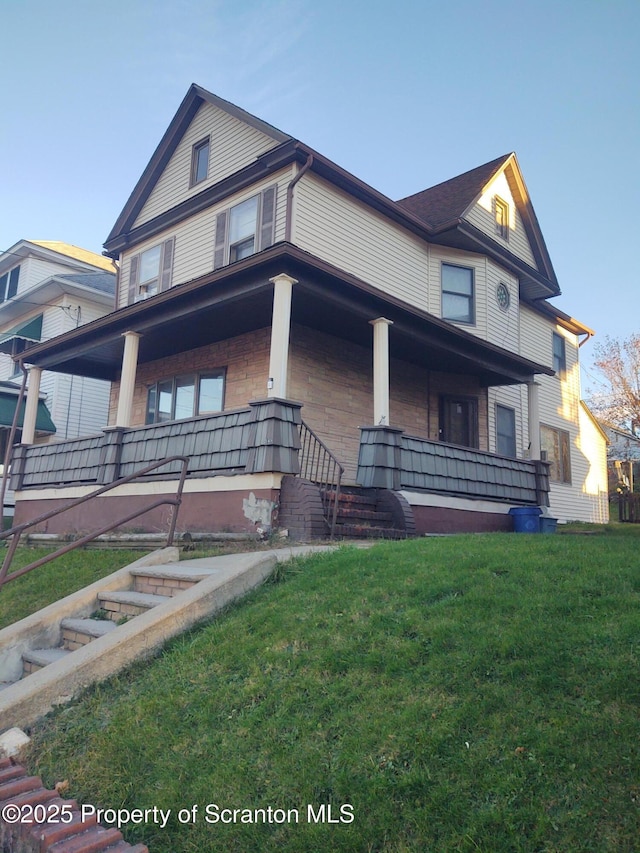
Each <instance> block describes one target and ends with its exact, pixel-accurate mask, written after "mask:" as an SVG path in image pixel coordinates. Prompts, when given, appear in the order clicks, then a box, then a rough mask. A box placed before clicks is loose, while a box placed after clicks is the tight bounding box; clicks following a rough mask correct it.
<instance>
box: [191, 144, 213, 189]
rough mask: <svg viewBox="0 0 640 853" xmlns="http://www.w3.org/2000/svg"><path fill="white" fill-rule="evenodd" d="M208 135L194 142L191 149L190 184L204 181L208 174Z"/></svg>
mask: <svg viewBox="0 0 640 853" xmlns="http://www.w3.org/2000/svg"><path fill="white" fill-rule="evenodd" d="M209 150H210V143H209V137H208V136H207V138H206V139H201V140H200V142H196V144H195V145H194V146H193V149H192V151H191V186H193V185H194V184H199V183H200V181H204V180H205V178H206V177H207V176H208V175H209Z"/></svg>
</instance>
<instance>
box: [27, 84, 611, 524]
mask: <svg viewBox="0 0 640 853" xmlns="http://www.w3.org/2000/svg"><path fill="white" fill-rule="evenodd" d="M105 249H106V254H107V255H108V256H109V257H111V258H112V259H114V260H117V261H118V263H119V268H120V276H119V284H118V288H117V296H116V299H117V305H116V310H115V311H114V312H113V313H111V314H108V315H106V316H104V317H101V318H99V319H97V320H95V321H93V322H92V323H89V324H87V325H86V326H83V327H81V328H78V329H74V330H71V331H68V332H66V333H65V334H63V335H61V336H59V337H58V338H56V339H55V340H52V341H48V342H44V343H35V344H33V345H32V346H30V347H29V348H28V350H26V351H25V353H24V354H23V358H24V360H25V361H26V362H28V363H29V364H30V365H31V366H32V367H31V371H32V373H33V372H34V371H35V373H36V376H37V374H38V372H39V371H42V370H55V371H59V372H63V373H68V374H72V375H77V376H84V377H87V378H89V377H91V378H94V379H103V380H107V381H111V382H112V396H111V404H110V416H109V424H110V426H109V427H108V429H107V430H105V431H104V433H103V434H102V435H100V436H94V437H93V438H92V439H91V441H88V440H85V441H83V442H74V441H70V442H66V443H64V444H63V445H62V446H59V447H58V448H57V450H56V455H55V458H52V455H51V453H50V451H49V450H48V449H47V448H46V447H39V446H34V445H33V444H32V441H33V435H32V434H31V433H29V434H26V435H24V436H23V445H22V446H21V449H20V454H19V459H18V458H17V459H16V465H15V473H14V477H13V484H14V486H15V488H16V489H17V490H18V505H17V515H18V516H19V519H20V520H22V519H25V518H28V517H34V516H36V515H37V514H38V513H40V512H42V511H43V510H45V509H48V508H50V507H52V506H55V505H57V504H58V503H60V502H61V501H62V499H63V497H64V495H65V494H67V493H68V494H72V495H73V496H74V497H77V496H79V495H82V494H84V493H88V492H89V491H90V490H91V488H93V487H95V485H96V484H100V483H108V482H111V481H113V480H115V479H116V477H117V475H120V476H125V475H129V474H131V473H133V472H134V471H135V470H136V469H140V468H141V467H143V466H144V465H146V464H149V463H152V462H154V461H159V460H161V459H163V458H165V457H169V456H173V455H175V454H178V453H179V454H185V455H186V456H188V457H189V476H188V478H187V481H186V484H185V493H184V497H183V504H182V508H181V511H180V528H181V529H183V530H185V529H187V530H191V531H198V530H200V531H209V530H234V531H247V530H253V529H254V528H255V527H256V526H274V525H275V526H280V527H284V528H286V529H288V530H289V532H290V533H292V534H295V535H299V536H308V535H326V532H327V530H328V525H330V524H331V523H332V515H331V513H332V512H333V509H332V505H331V496H332V494H333V493H332V492H331V486H332V484H335V483H336V482H337V480H338V477H339V476H340V477H341V487H342V492H343V494H345V493H346V503H347V504H348V503H349V501H351V502H352V504H353V505H355V504H356V503H357V502H358V501H361V503H365V504H366V501H365V497H366V498H367V500H371V501H373V503H371V504H369V510H367V509H366V508H365V509H363V508H362V506H360V510H359V518H360V522H361V523H365V524H366V523H369V524H372V525H373V524H375V519H376V518H378V517H379V514H380V513H385V514H386V518H387V519H391V520H392V521H391V525H392V527H393V529H395V530H400V531H408V532H413V531H416V532H418V533H421V532H426V531H451V530H496V529H510V527H511V521H510V517H509V510H510V508H512V507H514V506H524V507H535V506H541V507H543V508H544V511H545V512H548V513H551V514H552V515H553V516H554V517H556V518H558V519H560V520H561V521H566V520H569V519H582V520H587V521H602V520H604V519H606V516H607V501H606V471H605V467H604V458H605V457H604V446H605V445H604V438H603V436H602V434H601V433H600V432H599V431H598V430H597V429H596V428H595V425H594V424H593V421H592V420H591V419H590V417H589V415H588V413H587V411H586V410H585V409H584V408H583V407H582V405H581V402H580V388H579V371H578V355H579V346H580V344H581V343H583V342H584V341H585V340H586V339H587V338H588V337H589V336H590V335H591V331H590V329H588V328H587V327H586V326H583V325H582V324H580V323H578V322H577V321H576V320H574V319H573V318H571V317H569V316H567V315H566V314H564V313H562V312H561V311H559V310H557V309H556V308H555V307H554V306H553V304H552V302H551V301H550V300H552V299H553V298H554V297H555V296H557V295H558V294H559V293H560V289H559V285H558V282H557V279H556V275H555V272H554V270H553V266H552V263H551V259H550V257H549V254H548V251H547V248H546V245H545V242H544V239H543V236H542V233H541V230H540V227H539V224H538V221H537V218H536V215H535V212H534V210H533V206H532V204H531V201H530V198H529V194H528V192H527V189H526V186H525V183H524V180H523V177H522V174H521V171H520V168H519V165H518V162H517V159H516V156H515V154H508V155H505V156H502V157H499V158H497V159H496V160H493V161H492V162H490V163H487V164H485V165H483V166H480V167H479V168H477V169H473V170H471V171H470V172H466V173H465V174H462V175H460V176H458V177H456V178H453V179H452V180H450V181H446V182H445V183H442V184H439V185H438V186H435V187H432V188H431V189H428V190H425V191H422V192H419V193H417V194H415V195H413V196H410V197H408V198H405V199H401V200H398V201H393V200H392V199H390V198H388V197H386V196H384V195H382V194H381V193H379V192H377V191H376V190H375V189H373V188H372V187H370V186H368V185H367V184H365V183H363V182H362V181H360V180H359V179H358V178H356V177H354V176H353V175H351V174H350V173H348V172H346V171H345V170H343V169H341V168H340V167H339V166H337V165H336V164H335V163H333V162H331V161H330V160H328V159H327V158H326V157H323V156H322V155H321V154H319V153H318V152H316V151H314V150H313V149H311V148H309V147H308V146H307V145H305V144H303V143H302V142H300V141H299V140H296V139H294V138H292V137H291V136H289V135H287V134H286V133H283V132H281V131H280V130H277V129H276V128H274V127H272V126H271V125H269V124H268V123H266V122H265V121H263V120H261V119H259V118H256V117H255V116H253V115H250V114H249V113H247V112H245V111H244V110H242V109H240V108H238V107H236V106H234V105H233V104H230V103H229V102H227V101H225V100H223V99H221V98H219V97H217V96H215V95H213V94H211V93H210V92H207V91H206V90H204V89H202V88H200V87H199V86H196V85H193V86H191V88H190V89H189V91H188V92H187V95H186V97H185V99H184V101H183V102H182V104H181V105H180V107H179V109H178V111H177V113H176V115H175V117H174V119H173V120H172V122H171V124H170V125H169V128H168V129H167V131H166V133H165V135H164V136H163V138H162V140H161V141H160V144H159V145H158V148H157V149H156V151H155V153H154V154H153V156H152V158H151V160H150V162H149V164H148V166H147V168H146V169H145V171H144V173H143V174H142V176H141V178H140V180H139V181H138V183H137V185H136V186H135V188H134V189H133V192H132V194H131V196H130V197H129V199H128V201H127V202H126V204H125V206H124V208H123V211H122V213H121V214H120V216H119V218H118V220H117V222H116V223H115V225H114V227H113V229H112V231H111V233H110V234H109V236H108V238H107V240H106V243H105ZM29 393H30V395H31V400H32V402H31V409H30V411H31V412H34V411H35V408H34V406H35V403H34V402H33V401H34V400H35V395H36V394H37V383H36V382H34V381H33V380H32V382H31V385H30V389H29ZM29 426H30V429H31V432H32V423H31V421H30V424H29ZM176 466H177V463H172V464H171V465H168V466H166V467H165V468H164V469H161V470H160V469H159V470H158V471H156V472H155V473H154V476H153V478H152V479H142V480H140V481H138V482H135V483H128V484H126V485H123V486H119V487H118V488H117V491H116V492H115V493H114V494H113V495H108V496H102V497H101V498H99V500H100V501H101V509H100V513H101V517H103V518H104V519H113V520H114V521H115V520H116V519H117V518H118V517H119V516H118V513H124V512H125V511H126V512H127V513H129V514H131V513H133V512H142V511H143V509H144V506H145V501H149V499H150V497H152V496H158V495H165V494H166V495H169V494H171V493H172V489H173V487H174V485H175V478H176V477H177V467H176ZM358 487H360V489H358ZM54 488H55V491H54ZM363 489H366V490H367V491H366V492H365V493H363V491H362V490H363ZM372 495H373V497H372ZM166 512H167V510H166V508H162V509H158V508H156V509H154V510H153V512H150V513H146V514H144V515H141V516H140V517H139V518H138V519H137V520H136V521H135V525H136V527H137V528H138V529H140V528H141V527H142V528H144V529H149V530H152V529H159V528H160V527H161V526H162V524H163V522H164V519H165V516H166ZM353 513H355V510H353V511H352V514H353ZM368 513H369V514H368ZM376 514H378V515H376ZM90 516H91V511H90V510H87V509H86V507H82V506H79V507H76V508H75V509H74V510H73V511H72V512H69V513H67V514H66V515H65V516H61V517H60V518H59V519H58V520H54V519H52V520H51V521H50V522H49V527H48V529H49V530H50V531H54V530H60V531H65V532H69V531H70V530H85V529H86V528H87V527H88V526H89V518H90ZM347 516H348V512H347V513H345V517H347ZM62 518H65V521H64V522H63V521H62V520H61V519H62ZM363 519H364V522H363ZM343 529H344V530H347V528H343Z"/></svg>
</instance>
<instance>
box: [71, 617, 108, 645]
mask: <svg viewBox="0 0 640 853" xmlns="http://www.w3.org/2000/svg"><path fill="white" fill-rule="evenodd" d="M60 627H61V628H62V646H63V648H65V649H69V651H70V652H73V651H75V650H76V649H79V648H81V647H82V646H86V645H87V643H90V642H91V640H95V639H97V638H98V637H103V636H104V635H105V634H108V633H109V631H113V629H114V628H115V627H116V625H115V622H112V621H111V620H110V619H63V620H62V622H61V623H60Z"/></svg>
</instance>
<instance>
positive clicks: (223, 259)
mask: <svg viewBox="0 0 640 853" xmlns="http://www.w3.org/2000/svg"><path fill="white" fill-rule="evenodd" d="M275 218H276V188H275V186H272V187H267V189H265V190H263V191H262V192H261V193H258V194H257V195H254V196H251V198H248V199H246V200H245V201H242V202H240V203H239V204H235V205H233V207H230V208H229V209H228V210H223V211H222V212H221V213H219V214H218V215H217V217H216V237H215V250H214V259H213V267H214V269H220V267H223V266H226V265H227V264H233V263H235V262H236V261H241V260H242V259H243V258H248V257H249V256H250V255H253V254H255V253H256V252H260V251H262V249H266V248H268V247H269V246H272V245H273V241H274V239H275Z"/></svg>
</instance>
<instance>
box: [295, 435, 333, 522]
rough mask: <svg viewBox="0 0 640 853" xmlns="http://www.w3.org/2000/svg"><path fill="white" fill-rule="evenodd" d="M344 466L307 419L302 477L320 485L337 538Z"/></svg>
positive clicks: (302, 437)
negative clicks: (309, 424) (336, 529)
mask: <svg viewBox="0 0 640 853" xmlns="http://www.w3.org/2000/svg"><path fill="white" fill-rule="evenodd" d="M343 474H344V468H343V467H342V465H341V464H340V463H339V462H338V460H337V459H336V457H335V456H334V455H333V453H332V452H331V451H330V450H329V448H328V447H327V446H326V444H324V442H323V441H322V440H321V439H319V438H318V436H317V435H316V434H315V433H314V431H313V430H312V429H311V428H310V427H308V426H307V425H306V424H305V422H304V421H302V422H301V424H300V477H302V478H303V479H304V480H309V482H311V483H315V484H316V485H317V486H319V487H320V495H321V497H322V509H323V512H324V520H325V522H326V523H327V526H328V528H329V537H330V538H331V539H333V536H334V533H335V528H336V519H337V517H338V500H339V498H340V484H341V482H342V475H343Z"/></svg>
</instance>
